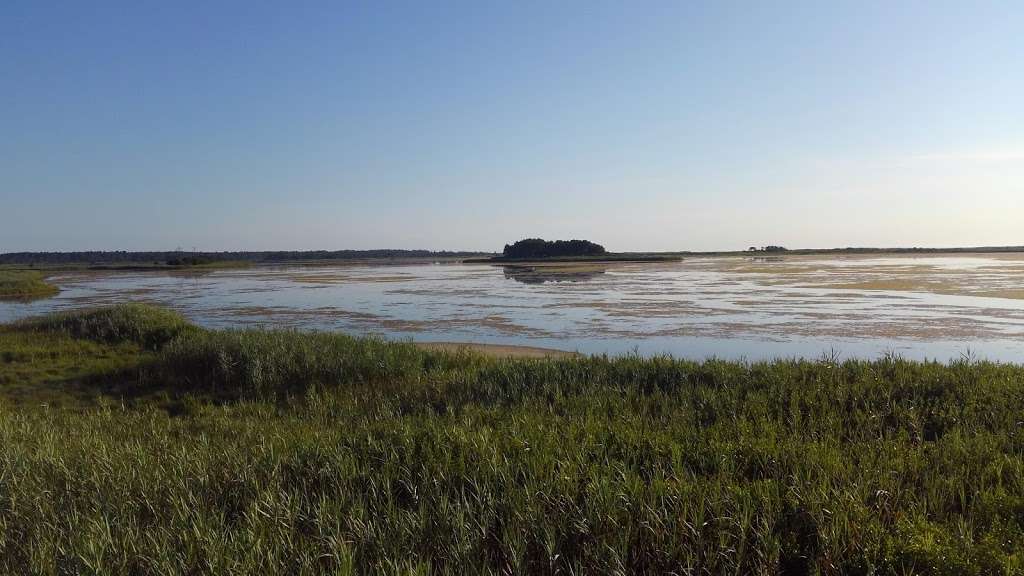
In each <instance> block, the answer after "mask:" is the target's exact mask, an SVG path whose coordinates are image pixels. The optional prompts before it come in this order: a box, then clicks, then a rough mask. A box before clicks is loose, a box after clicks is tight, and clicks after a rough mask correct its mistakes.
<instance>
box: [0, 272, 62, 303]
mask: <svg viewBox="0 0 1024 576" xmlns="http://www.w3.org/2000/svg"><path fill="white" fill-rule="evenodd" d="M58 292H60V289H58V288H57V287H56V286H54V285H53V284H50V283H49V282H47V281H46V280H44V279H43V275H42V274H41V273H39V272H36V271H34V270H0V298H4V299H30V298H45V297H47V296H53V295H54V294H57V293H58Z"/></svg>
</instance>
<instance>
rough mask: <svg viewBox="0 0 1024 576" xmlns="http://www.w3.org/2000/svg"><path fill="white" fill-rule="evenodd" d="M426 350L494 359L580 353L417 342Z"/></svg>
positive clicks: (575, 353)
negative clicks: (465, 351)
mask: <svg viewBox="0 0 1024 576" xmlns="http://www.w3.org/2000/svg"><path fill="white" fill-rule="evenodd" d="M415 344H416V346H418V347H420V348H422V349H424V350H440V351H444V352H458V351H460V350H468V351H470V352H476V353H478V354H483V355H485V356H490V357H492V358H573V357H576V356H579V355H580V354H579V352H569V351H567V350H555V349H554V348H537V347H535V346H511V345H506V344H476V343H470V342H415Z"/></svg>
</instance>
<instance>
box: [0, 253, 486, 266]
mask: <svg viewBox="0 0 1024 576" xmlns="http://www.w3.org/2000/svg"><path fill="white" fill-rule="evenodd" d="M490 254H491V253H488V252H469V251H448V250H442V251H433V250H391V249H382V250H279V251H257V252H247V251H236V252H185V251H179V250H173V251H168V252H130V251H125V250H117V251H83V252H8V253H4V254H0V264H8V265H11V264H14V265H22V266H26V265H27V266H31V265H45V264H138V263H157V264H166V265H172V266H173V265H186V266H190V265H195V264H189V263H190V262H200V263H203V264H213V263H218V262H232V261H233V262H298V261H312V260H385V259H400V258H468V257H471V256H489V255H490ZM172 263H174V264H172Z"/></svg>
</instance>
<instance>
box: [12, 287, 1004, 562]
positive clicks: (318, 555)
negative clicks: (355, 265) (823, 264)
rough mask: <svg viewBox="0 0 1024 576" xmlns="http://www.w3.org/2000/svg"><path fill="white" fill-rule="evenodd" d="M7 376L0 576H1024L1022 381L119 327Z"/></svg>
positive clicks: (45, 347) (81, 324)
mask: <svg viewBox="0 0 1024 576" xmlns="http://www.w3.org/2000/svg"><path fill="white" fill-rule="evenodd" d="M0 375H2V376H0V398H2V400H0V573H11V574H23V573H25V574H27V573H33V574H35V573H41V574H58V573H60V574H76V573H102V574H180V573H216V574H231V573H235V574H242V573H246V574H251V573H267V574H313V573H324V572H327V573H341V574H348V573H458V574H464V573H495V572H509V573H542V574H553V573H576V574H579V573H586V574H604V573H667V572H675V573H683V574H685V573H694V574H695V573H708V574H724V573H729V574H776V573H784V574H812V573H820V574H1020V573H1022V572H1024V422H1022V421H1021V420H1022V417H1021V414H1024V367H1021V366H1014V365H999V364H991V363H985V362H973V361H970V360H968V359H965V360H963V361H960V362H954V363H951V364H948V365H946V364H937V363H918V362H910V361H904V360H900V359H898V358H885V359H881V360H878V361H872V362H867V361H852V360H851V361H845V362H841V363H840V362H836V361H834V360H832V359H828V358H825V359H822V360H820V361H815V362H812V361H776V362H770V363H757V364H744V363H737V362H723V361H715V360H710V361H706V362H688V361H679V360H674V359H671V358H666V357H659V358H650V359H643V358H638V357H621V358H605V357H581V358H572V359H561V360H510V359H506V360H501V359H488V358H485V357H483V356H478V355H474V354H470V353H465V352H461V353H443V352H428V351H423V350H419V349H417V348H416V347H414V346H412V345H411V344H406V343H393V342H385V341H380V340H374V339H357V338H351V337H347V336H343V335H335V334H310V333H302V332H295V331H207V330H203V329H199V328H196V327H193V326H190V325H189V324H188V323H186V322H185V321H183V320H182V319H181V318H180V317H179V316H177V315H176V314H173V313H170V312H166V311H163V310H159V309H153V308H149V307H145V306H138V305H135V306H121V307H115V308H111V309H102V310H93V311H88V312H83V313H71V314H63V315H60V316H56V317H47V318H43V319H37V320H33V321H27V322H22V323H18V324H15V325H10V326H5V327H0ZM34 393H38V394H41V395H42V396H39V397H37V396H35V395H33V394H34ZM62 394H63V395H64V397H63V398H62V400H61V401H60V402H54V401H53V400H55V399H56V397H57V396H60V395H62ZM43 402H45V403H46V404H47V406H45V407H44V406H40V405H39V404H41V403H43ZM58 405H59V406H58Z"/></svg>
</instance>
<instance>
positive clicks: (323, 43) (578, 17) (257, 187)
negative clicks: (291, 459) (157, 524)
mask: <svg viewBox="0 0 1024 576" xmlns="http://www.w3.org/2000/svg"><path fill="white" fill-rule="evenodd" d="M1020 30H1024V4H1021V3H1019V2H1018V3H1013V2H980V3H971V4H963V3H953V2H900V3H889V2H871V3H862V2H836V3H827V4H823V3H815V2H792V3H787V4H786V6H770V5H767V4H764V5H761V4H758V5H751V4H747V3H732V2H723V3H719V2H715V3H690V4H684V3H675V2H671V3H669V2H666V3H661V2H652V3H644V4H642V5H637V4H620V3H612V2H596V3H594V2H585V3H584V2H564V3H556V4H554V5H549V4H546V3H525V4H517V5H490V6H484V5H482V4H479V3H444V4H443V5H429V6H428V5H421V4H416V3H390V4H386V5H384V4H373V5H369V6H343V5H339V4H338V3H329V2H304V3H301V4H299V5H291V4H290V5H288V6H284V5H281V6H256V5H252V4H249V3H241V2H220V3H216V4H215V5H203V6H202V7H198V5H195V6H185V5H180V4H175V5H173V6H172V5H149V6H142V5H139V4H138V3H127V2H124V3H118V2H109V3H103V4H67V5H61V6H57V5H43V4H41V3H38V2H22V1H20V0H16V1H13V2H7V3H5V4H4V6H3V7H2V8H0V88H2V90H0V122H2V123H3V126H4V128H5V130H4V133H5V138H3V139H0V205H2V206H3V210H0V252H16V251H84V250H132V251H134V250H140V251H146V250H153V251H162V250H173V249H175V248H177V247H181V248H184V249H186V250H191V249H192V248H193V247H195V248H197V249H198V250H200V251H224V250H228V251H231V250H253V251H264V250H321V249H322V250H338V249H378V248H397V249H430V250H482V251H500V250H501V248H502V246H503V245H504V244H505V243H507V242H511V241H514V240H517V239H519V238H524V237H543V238H549V239H569V238H583V239H590V240H593V241H595V242H599V243H602V244H604V245H605V246H606V247H607V248H608V249H609V250H615V251H681V250H690V251H702V250H741V249H743V248H745V247H747V246H751V245H758V246H760V245H765V244H776V245H783V246H787V247H790V248H836V247H848V246H855V247H928V248H932V247H979V246H1017V245H1024V232H1022V231H1021V230H1022V229H1021V225H1020V221H1021V215H1022V214H1024V113H1022V112H1021V104H1020V103H1021V102H1024V74H1021V73H1020V63H1021V62H1024V42H1021V41H1020Z"/></svg>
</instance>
